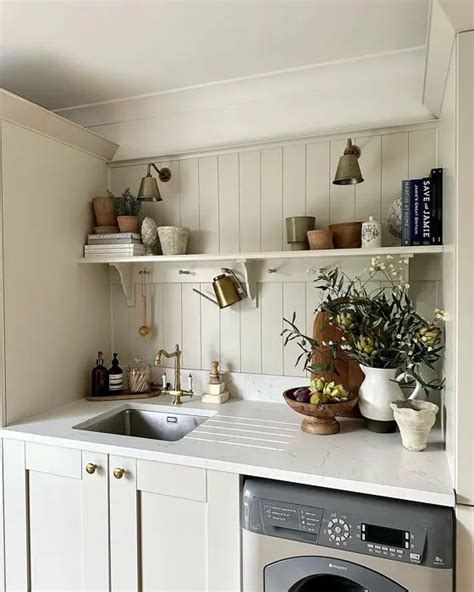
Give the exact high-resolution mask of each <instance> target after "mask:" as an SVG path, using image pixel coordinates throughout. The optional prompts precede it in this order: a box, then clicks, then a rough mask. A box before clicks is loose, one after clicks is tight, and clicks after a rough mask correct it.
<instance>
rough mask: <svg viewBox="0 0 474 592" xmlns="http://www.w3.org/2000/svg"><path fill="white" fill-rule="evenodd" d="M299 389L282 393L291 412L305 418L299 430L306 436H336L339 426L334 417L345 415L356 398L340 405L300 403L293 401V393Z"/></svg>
mask: <svg viewBox="0 0 474 592" xmlns="http://www.w3.org/2000/svg"><path fill="white" fill-rule="evenodd" d="M299 388H301V387H296V388H292V389H288V390H287V391H285V392H284V393H283V398H284V399H285V401H286V403H287V405H288V406H289V407H291V409H293V411H296V413H301V415H305V416H306V417H305V419H303V421H302V422H301V429H302V430H303V432H306V433H307V434H313V435H318V436H329V435H332V434H337V433H338V432H339V431H340V429H341V426H340V425H339V422H338V421H337V419H336V416H338V415H342V414H345V413H347V412H348V411H350V410H351V409H352V408H353V407H354V406H355V404H356V403H357V396H352V398H351V399H349V400H348V401H343V402H342V403H322V404H321V405H313V404H312V403H300V402H299V401H296V400H295V391H297V390H298V389H299Z"/></svg>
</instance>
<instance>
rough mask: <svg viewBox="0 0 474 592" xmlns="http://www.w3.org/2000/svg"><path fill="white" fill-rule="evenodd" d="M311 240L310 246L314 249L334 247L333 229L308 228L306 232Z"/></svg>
mask: <svg viewBox="0 0 474 592" xmlns="http://www.w3.org/2000/svg"><path fill="white" fill-rule="evenodd" d="M306 234H307V236H308V241H309V248H310V249H313V250H315V251H316V250H318V249H333V248H334V244H333V242H332V238H333V232H332V230H308V232H307V233H306Z"/></svg>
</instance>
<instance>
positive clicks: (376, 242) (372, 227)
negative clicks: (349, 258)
mask: <svg viewBox="0 0 474 592" xmlns="http://www.w3.org/2000/svg"><path fill="white" fill-rule="evenodd" d="M361 239H362V248H363V249H370V248H372V249H374V248H377V247H381V246H382V225H381V224H380V222H378V221H377V220H374V217H373V216H369V219H368V220H367V222H363V223H362V232H361Z"/></svg>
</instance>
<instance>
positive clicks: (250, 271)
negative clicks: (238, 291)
mask: <svg viewBox="0 0 474 592" xmlns="http://www.w3.org/2000/svg"><path fill="white" fill-rule="evenodd" d="M237 263H238V264H239V265H240V266H241V271H242V275H243V278H244V282H243V283H244V285H245V291H246V292H247V300H248V303H249V306H250V307H251V308H257V290H256V288H257V283H256V281H255V278H254V268H253V266H252V264H251V263H250V265H249V261H247V259H238V260H237Z"/></svg>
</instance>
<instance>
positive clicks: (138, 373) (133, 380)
mask: <svg viewBox="0 0 474 592" xmlns="http://www.w3.org/2000/svg"><path fill="white" fill-rule="evenodd" d="M150 375H151V366H150V365H149V364H144V363H143V362H142V360H141V359H140V358H135V364H132V365H130V366H129V367H128V368H127V378H128V390H129V391H130V392H131V393H148V392H150V384H151V383H150Z"/></svg>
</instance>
